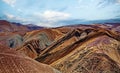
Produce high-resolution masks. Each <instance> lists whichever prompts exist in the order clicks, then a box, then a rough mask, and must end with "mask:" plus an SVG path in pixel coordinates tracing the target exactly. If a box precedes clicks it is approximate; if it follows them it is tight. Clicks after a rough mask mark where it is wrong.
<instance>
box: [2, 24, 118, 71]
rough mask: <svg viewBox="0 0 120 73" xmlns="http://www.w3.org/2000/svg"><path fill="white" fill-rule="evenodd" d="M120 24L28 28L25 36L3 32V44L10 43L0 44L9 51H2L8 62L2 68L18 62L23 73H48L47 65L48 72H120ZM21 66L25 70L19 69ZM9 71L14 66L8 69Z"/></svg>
mask: <svg viewBox="0 0 120 73" xmlns="http://www.w3.org/2000/svg"><path fill="white" fill-rule="evenodd" d="M119 27H120V24H119V23H116V24H108V23H106V24H93V25H76V26H63V27H57V28H44V29H41V30H33V31H27V32H25V34H24V35H21V34H19V33H16V32H15V33H13V31H9V33H1V34H0V44H7V45H5V46H1V45H0V46H1V50H0V53H4V50H5V55H4V54H1V60H0V62H4V63H3V64H2V63H1V66H0V71H3V70H4V69H6V68H7V66H9V63H10V65H14V63H13V62H15V67H13V68H14V69H15V70H16V69H18V71H20V73H26V72H29V70H30V71H31V73H45V72H44V71H45V67H47V71H46V73H47V72H48V73H54V72H57V73H59V71H60V72H61V73H120V30H119ZM5 30H6V29H5ZM4 32H8V29H7V31H4ZM6 38H7V39H6ZM9 47H10V48H14V49H12V50H10V48H9ZM6 51H7V52H6ZM6 54H7V56H9V57H7V56H6ZM8 54H9V55H8ZM11 54H12V56H11ZM4 56H5V58H6V60H8V62H6V60H4ZM13 57H14V58H13ZM2 59H3V61H2ZM28 60H29V61H28ZM35 60H36V61H35ZM9 61H10V62H9ZM37 61H38V62H39V63H38V62H37ZM5 62H6V63H5ZM20 62H23V64H24V65H23V64H21V63H20ZM18 63H19V64H20V66H19V65H18ZM41 63H44V64H47V65H49V66H47V65H44V64H41ZM4 64H5V65H4ZM6 64H8V65H6ZM16 65H17V67H18V68H16ZM2 66H3V67H5V68H4V69H3V68H2ZM32 66H33V67H32ZM21 67H23V70H22V71H23V72H22V71H21V70H19V69H21ZM24 67H25V68H24ZM52 67H53V68H55V69H53V68H52ZM26 68H27V69H26ZM2 69H3V70H2ZM14 69H13V70H14ZM56 69H57V70H58V71H57V70H56ZM9 70H12V69H11V68H8V70H6V71H9ZM24 71H25V72H24ZM16 72H17V71H16ZM12 73H14V71H13V72H12ZM18 73H19V72H18ZM29 73H30V72H29Z"/></svg>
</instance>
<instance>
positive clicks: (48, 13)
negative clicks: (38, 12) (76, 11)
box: [42, 11, 70, 21]
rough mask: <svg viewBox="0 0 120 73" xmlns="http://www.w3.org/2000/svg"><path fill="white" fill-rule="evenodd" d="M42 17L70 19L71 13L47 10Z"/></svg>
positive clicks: (55, 19)
mask: <svg viewBox="0 0 120 73" xmlns="http://www.w3.org/2000/svg"><path fill="white" fill-rule="evenodd" d="M42 17H43V18H44V19H46V20H48V21H59V20H65V19H68V18H69V17H70V14H68V13H63V12H58V11H45V12H43V14H42Z"/></svg>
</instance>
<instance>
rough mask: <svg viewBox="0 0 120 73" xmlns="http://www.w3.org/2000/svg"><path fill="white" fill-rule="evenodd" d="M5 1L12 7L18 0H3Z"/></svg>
mask: <svg viewBox="0 0 120 73" xmlns="http://www.w3.org/2000/svg"><path fill="white" fill-rule="evenodd" d="M3 1H4V2H5V3H7V4H8V5H10V6H12V7H14V6H15V2H16V0H3Z"/></svg>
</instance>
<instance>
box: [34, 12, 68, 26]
mask: <svg viewBox="0 0 120 73" xmlns="http://www.w3.org/2000/svg"><path fill="white" fill-rule="evenodd" d="M32 18H34V19H35V21H33V22H34V23H36V24H37V25H40V26H48V27H52V26H56V24H58V22H59V21H62V20H67V19H69V18H70V14H68V13H64V12H58V11H50V10H47V11H44V12H42V13H34V14H33V16H32ZM37 20H39V21H37ZM58 25H60V24H58Z"/></svg>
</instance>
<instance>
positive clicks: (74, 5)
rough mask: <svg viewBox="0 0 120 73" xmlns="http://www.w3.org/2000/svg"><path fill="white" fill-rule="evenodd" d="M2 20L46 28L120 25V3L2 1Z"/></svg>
mask: <svg viewBox="0 0 120 73" xmlns="http://www.w3.org/2000/svg"><path fill="white" fill-rule="evenodd" d="M0 20H8V21H11V22H19V23H22V24H35V25H39V26H46V27H57V26H64V25H70V24H90V23H94V22H103V23H104V22H105V21H107V22H109V21H112V22H120V0H0Z"/></svg>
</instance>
